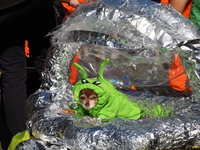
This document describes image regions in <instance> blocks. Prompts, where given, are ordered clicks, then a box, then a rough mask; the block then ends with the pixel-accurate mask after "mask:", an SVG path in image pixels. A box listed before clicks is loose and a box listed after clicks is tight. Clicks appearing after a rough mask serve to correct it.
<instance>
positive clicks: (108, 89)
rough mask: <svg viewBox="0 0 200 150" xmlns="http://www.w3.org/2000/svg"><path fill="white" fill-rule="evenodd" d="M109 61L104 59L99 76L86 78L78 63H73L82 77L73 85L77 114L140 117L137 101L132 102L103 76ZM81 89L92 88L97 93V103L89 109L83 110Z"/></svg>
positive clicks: (102, 116)
mask: <svg viewBox="0 0 200 150" xmlns="http://www.w3.org/2000/svg"><path fill="white" fill-rule="evenodd" d="M108 62H109V59H108V58H107V59H105V60H104V61H103V63H102V64H101V66H100V69H99V72H98V73H99V77H96V78H87V79H86V72H85V70H84V69H83V68H82V67H81V66H80V65H78V64H75V66H77V67H78V68H79V69H80V71H81V75H82V79H81V80H80V81H78V82H77V83H76V84H75V85H74V87H73V94H74V98H75V100H76V101H77V102H78V104H79V107H78V108H77V109H76V110H75V111H76V112H77V113H79V114H83V115H88V114H90V115H91V116H93V117H99V118H107V117H119V118H128V119H138V118H140V108H139V107H138V105H137V103H135V102H132V101H131V100H130V99H129V98H128V97H126V95H125V94H123V93H121V92H120V91H118V90H117V89H115V87H114V86H113V85H112V83H111V82H110V81H109V80H107V79H104V78H103V69H104V66H105V65H106V64H107V63H108ZM82 89H92V90H94V91H95V92H96V93H97V95H98V103H97V105H96V106H94V107H93V108H91V109H89V110H84V109H83V107H82V105H81V102H80V100H79V93H80V91H81V90H82Z"/></svg>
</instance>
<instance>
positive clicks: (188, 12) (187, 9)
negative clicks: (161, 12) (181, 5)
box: [161, 0, 192, 18]
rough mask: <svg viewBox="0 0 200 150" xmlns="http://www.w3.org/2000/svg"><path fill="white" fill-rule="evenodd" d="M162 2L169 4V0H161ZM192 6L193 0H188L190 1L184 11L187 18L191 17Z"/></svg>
mask: <svg viewBox="0 0 200 150" xmlns="http://www.w3.org/2000/svg"><path fill="white" fill-rule="evenodd" d="M161 3H162V4H164V5H168V3H169V0H161ZM191 6H192V0H188V3H187V5H186V7H185V10H184V12H183V13H182V15H183V16H185V17H186V18H189V17H190V9H191Z"/></svg>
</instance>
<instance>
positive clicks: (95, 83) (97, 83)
mask: <svg viewBox="0 0 200 150" xmlns="http://www.w3.org/2000/svg"><path fill="white" fill-rule="evenodd" d="M92 84H94V85H99V84H101V83H100V82H98V81H94V82H93V83H92Z"/></svg>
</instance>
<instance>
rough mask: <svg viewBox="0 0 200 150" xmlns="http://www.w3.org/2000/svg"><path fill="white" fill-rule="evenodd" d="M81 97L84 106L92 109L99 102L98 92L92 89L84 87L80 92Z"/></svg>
mask: <svg viewBox="0 0 200 150" xmlns="http://www.w3.org/2000/svg"><path fill="white" fill-rule="evenodd" d="M79 99H80V101H81V103H82V106H83V108H85V109H91V108H92V107H94V106H95V105H96V104H97V102H98V96H97V94H96V93H95V92H94V91H93V90H91V89H83V90H81V91H80V93H79Z"/></svg>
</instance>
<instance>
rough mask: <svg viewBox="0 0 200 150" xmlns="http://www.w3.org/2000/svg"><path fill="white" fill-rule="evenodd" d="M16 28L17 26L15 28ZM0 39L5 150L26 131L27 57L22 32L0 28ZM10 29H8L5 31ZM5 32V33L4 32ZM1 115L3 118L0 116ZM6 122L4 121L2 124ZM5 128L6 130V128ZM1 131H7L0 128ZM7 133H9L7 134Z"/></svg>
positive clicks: (3, 144)
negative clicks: (5, 135) (11, 141)
mask: <svg viewBox="0 0 200 150" xmlns="http://www.w3.org/2000/svg"><path fill="white" fill-rule="evenodd" d="M16 27H17V26H16ZM1 29H2V30H1V37H0V65H1V72H2V75H1V81H2V92H1V94H2V103H1V104H3V106H2V107H1V108H0V109H1V112H2V113H1V114H0V115H1V117H0V118H1V121H2V125H4V128H5V129H6V128H8V129H9V130H10V132H11V136H9V138H10V139H9V138H8V139H6V141H2V146H3V147H4V148H5V147H6V146H8V145H7V144H8V143H9V142H10V141H9V140H11V138H12V136H14V135H15V134H16V133H18V132H21V131H24V130H26V114H25V105H26V99H27V95H26V84H25V83H26V73H27V71H26V58H25V54H24V49H23V45H24V40H23V39H22V37H20V35H22V34H23V33H22V32H21V31H20V29H19V30H18V28H16V29H12V28H9V27H8V28H1ZM7 29H9V30H7ZM6 30H7V31H6ZM3 113H4V114H5V115H3ZM4 120H5V121H6V122H3V121H4ZM6 125H7V127H6ZM0 130H1V131H2V132H4V133H5V132H6V130H3V129H0ZM5 134H9V131H7V133H5Z"/></svg>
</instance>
